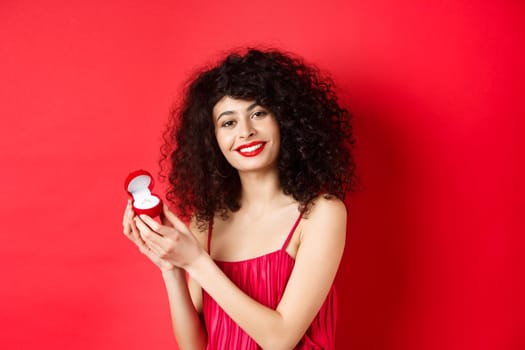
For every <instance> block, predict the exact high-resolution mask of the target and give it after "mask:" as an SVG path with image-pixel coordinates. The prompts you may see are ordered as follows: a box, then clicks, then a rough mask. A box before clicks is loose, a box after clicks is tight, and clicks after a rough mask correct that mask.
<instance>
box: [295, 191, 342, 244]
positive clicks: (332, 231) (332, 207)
mask: <svg viewBox="0 0 525 350" xmlns="http://www.w3.org/2000/svg"><path fill="white" fill-rule="evenodd" d="M346 217H347V212H346V206H345V203H344V202H343V201H342V200H340V199H339V198H337V197H334V196H324V195H322V196H319V197H317V198H316V199H315V200H314V202H313V205H312V207H311V208H310V210H309V212H308V215H307V217H306V220H303V225H302V226H303V227H302V235H301V236H302V237H301V240H303V239H309V240H310V239H312V240H325V241H326V239H328V240H329V241H332V242H334V243H336V244H341V243H344V241H345V237H346Z"/></svg>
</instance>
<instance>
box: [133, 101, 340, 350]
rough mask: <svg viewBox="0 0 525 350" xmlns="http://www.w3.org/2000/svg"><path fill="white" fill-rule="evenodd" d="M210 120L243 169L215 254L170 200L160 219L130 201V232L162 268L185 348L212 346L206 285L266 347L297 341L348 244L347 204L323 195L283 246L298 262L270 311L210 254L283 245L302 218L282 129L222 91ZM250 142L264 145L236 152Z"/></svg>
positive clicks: (238, 256)
mask: <svg viewBox="0 0 525 350" xmlns="http://www.w3.org/2000/svg"><path fill="white" fill-rule="evenodd" d="M212 121H213V123H214V125H215V134H216V137H217V142H218V144H219V147H220V149H221V151H222V152H223V154H224V156H225V157H226V159H227V160H228V162H230V164H231V165H232V166H233V167H234V168H236V169H237V170H238V172H239V177H240V179H241V185H242V191H241V200H240V202H241V209H240V210H239V211H237V212H234V213H230V215H229V217H228V219H226V220H223V219H221V218H220V217H219V216H217V217H216V218H215V220H214V229H213V239H212V251H211V253H210V254H211V255H209V254H208V253H207V246H206V245H207V238H206V235H207V232H199V230H198V229H197V227H196V225H195V223H194V222H191V223H190V224H189V225H188V226H187V225H185V224H184V223H183V222H182V221H181V220H179V218H177V217H176V216H175V214H173V213H172V212H171V211H170V210H169V209H168V208H167V207H166V206H165V207H164V211H163V218H162V220H161V222H158V221H155V220H153V219H152V218H150V217H148V216H144V215H141V216H140V217H137V216H135V215H134V214H133V211H132V209H131V205H130V203H129V202H128V205H127V207H126V210H125V213H124V219H123V226H124V234H125V235H126V236H127V237H128V238H130V240H131V241H132V242H133V243H135V244H136V245H137V246H138V248H139V250H140V251H141V252H142V253H143V254H144V255H146V256H147V257H148V258H149V259H150V260H151V261H152V262H153V263H154V264H156V265H157V266H158V267H159V268H160V269H161V271H162V275H163V278H164V282H165V284H166V288H167V290H168V298H169V300H170V308H171V313H172V321H173V329H174V333H175V336H176V338H177V342H178V345H179V347H180V348H181V349H204V348H205V347H206V332H205V328H204V325H203V324H202V322H201V319H200V313H201V312H202V289H204V290H206V291H207V292H208V294H209V295H210V296H211V297H213V298H214V299H215V301H216V302H217V303H218V304H219V305H220V306H221V307H222V309H223V310H224V311H225V312H226V313H227V314H228V315H229V316H230V317H231V318H232V319H233V320H234V321H235V322H236V323H237V324H238V325H239V326H240V327H241V328H242V329H243V330H244V331H245V332H246V333H248V335H250V336H251V337H252V338H253V339H254V340H255V341H256V342H257V343H258V344H259V345H260V346H261V347H262V348H264V349H272V350H273V349H291V348H293V347H294V346H295V345H296V344H297V342H298V341H299V340H300V339H301V337H302V336H303V335H304V333H305V331H306V330H307V328H308V327H309V325H310V324H311V322H312V320H313V319H314V317H315V315H316V314H317V312H318V311H319V308H320V307H321V305H322V303H323V301H324V300H325V298H326V295H327V294H328V291H329V289H330V287H331V285H332V282H333V279H334V277H335V274H336V272H337V269H338V267H339V263H340V260H341V256H342V253H343V249H344V244H345V236H346V208H345V206H344V204H343V203H342V202H341V201H340V200H338V199H326V198H324V197H322V196H320V197H319V198H317V200H316V201H315V205H314V206H313V207H312V209H311V211H310V213H309V215H308V219H303V220H301V223H300V224H299V226H298V227H297V229H296V231H295V233H294V235H293V237H292V240H291V242H290V244H289V245H288V246H287V247H286V252H287V253H288V254H289V255H290V256H291V257H292V258H294V259H295V266H294V269H293V271H292V274H291V276H290V279H289V281H288V284H287V287H286V289H285V292H284V295H283V297H282V299H281V302H280V303H279V305H278V306H277V308H276V309H275V310H273V309H270V308H268V307H266V306H264V305H262V304H260V303H258V302H256V301H255V300H253V299H251V298H250V297H249V296H247V295H246V294H245V293H244V292H242V291H241V290H240V289H239V288H238V287H237V286H236V285H235V284H233V283H232V282H231V281H230V280H229V279H228V277H227V276H226V275H224V273H223V272H222V271H221V270H220V269H219V268H218V266H217V265H216V264H215V262H214V259H215V260H223V261H239V260H243V259H248V258H253V257H256V256H260V255H262V254H266V253H269V252H273V251H275V250H277V249H280V247H281V245H282V243H283V242H284V240H285V238H286V235H287V233H288V232H289V230H290V228H291V226H292V225H293V222H294V221H295V219H296V218H297V216H298V211H297V206H298V203H297V202H296V201H295V200H293V198H292V197H290V196H287V195H285V194H284V193H283V191H282V189H281V188H280V186H279V181H278V171H277V166H276V161H277V157H278V152H279V146H280V135H279V128H278V124H277V121H276V120H275V117H274V116H273V115H272V114H271V112H270V111H268V110H266V109H265V108H264V107H262V106H257V105H254V101H244V100H236V99H233V98H230V97H224V98H223V99H221V100H220V101H219V102H218V103H217V104H216V105H215V107H214V109H213V119H212ZM252 141H261V142H263V143H264V144H265V147H264V149H263V151H262V152H261V153H260V154H258V155H257V156H255V157H243V156H242V155H240V154H239V152H238V151H236V149H238V147H239V145H243V144H247V143H250V142H252ZM186 273H187V274H188V276H189V278H188V281H186V278H185V274H186Z"/></svg>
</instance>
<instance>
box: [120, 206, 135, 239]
mask: <svg viewBox="0 0 525 350" xmlns="http://www.w3.org/2000/svg"><path fill="white" fill-rule="evenodd" d="M132 217H133V212H132V210H131V208H130V207H129V206H126V210H125V211H124V218H123V221H122V231H123V232H124V234H125V235H126V236H128V235H129V234H130V233H131V228H130V223H131V218H132Z"/></svg>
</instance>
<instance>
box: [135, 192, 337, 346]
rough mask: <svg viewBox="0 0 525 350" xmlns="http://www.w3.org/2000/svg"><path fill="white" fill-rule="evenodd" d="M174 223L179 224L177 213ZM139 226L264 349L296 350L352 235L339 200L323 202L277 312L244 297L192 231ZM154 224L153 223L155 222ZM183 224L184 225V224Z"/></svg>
mask: <svg viewBox="0 0 525 350" xmlns="http://www.w3.org/2000/svg"><path fill="white" fill-rule="evenodd" d="M168 215H171V216H172V220H178V219H176V217H175V218H173V217H174V215H173V214H172V213H168ZM143 219H144V221H145V222H146V223H147V224H148V225H149V226H150V227H151V229H152V230H153V231H156V232H158V233H160V234H156V233H155V232H153V231H152V230H150V229H149V228H148V227H147V226H146V225H145V224H144V223H142V222H141V221H139V222H138V227H139V229H140V232H141V235H142V236H143V237H144V240H145V241H146V243H147V244H148V245H151V247H152V249H153V251H154V252H156V253H157V254H159V256H161V257H163V258H164V259H166V260H169V261H170V262H172V263H174V264H176V265H178V266H182V267H183V268H184V269H186V271H188V273H189V274H190V276H191V277H192V278H193V279H194V280H195V282H197V283H198V284H199V285H201V286H202V288H203V289H205V290H206V291H207V293H208V294H210V296H211V297H212V298H213V299H215V301H216V302H217V303H218V304H219V305H220V306H221V307H222V308H223V309H224V311H225V312H226V313H227V314H228V315H229V316H230V317H231V318H232V319H233V320H234V321H235V322H236V323H237V324H238V325H239V326H240V327H241V328H242V329H243V330H244V331H245V332H246V333H248V334H249V335H250V336H251V337H252V338H253V339H254V340H255V341H256V342H257V343H258V344H259V345H260V346H261V347H263V348H265V349H272V350H274V349H290V348H293V346H295V345H296V344H297V342H299V340H300V339H301V337H302V336H303V335H304V333H305V332H306V330H307V329H308V327H309V325H310V324H311V322H312V320H313V319H314V317H315V315H316V314H317V312H318V311H319V309H320V307H321V305H322V303H323V302H324V300H325V298H326V295H327V294H328V291H329V289H330V287H331V285H332V282H333V280H334V278H335V274H336V272H337V269H338V267H339V263H340V260H341V257H342V253H343V249H344V243H345V236H346V208H345V206H344V204H343V203H342V202H341V201H340V200H337V199H324V198H319V199H318V200H317V201H316V204H315V206H314V207H313V208H312V211H311V213H310V215H309V218H308V220H304V221H303V225H302V231H301V236H300V246H299V249H298V251H297V256H296V259H295V265H294V269H293V272H292V274H291V276H290V279H289V281H288V284H287V287H286V289H285V292H284V295H283V297H282V299H281V302H280V303H279V305H278V306H277V309H276V310H273V309H271V308H268V307H266V306H264V305H262V304H260V303H258V302H256V301H255V300H253V299H252V298H250V297H249V296H247V295H246V294H245V293H244V292H242V291H241V290H240V289H239V288H238V287H237V286H236V285H235V284H234V283H233V282H231V281H230V280H229V279H228V277H227V276H225V275H224V273H223V272H222V271H221V270H220V269H219V268H218V267H217V265H216V264H215V263H214V262H213V260H212V259H211V258H210V256H209V255H208V254H207V253H206V252H205V251H204V250H202V249H200V250H197V249H196V248H195V247H196V246H195V245H194V244H193V243H192V241H193V240H194V237H193V235H192V234H191V232H190V231H189V230H188V229H187V228H185V227H183V226H182V225H180V224H179V223H176V224H175V225H174V228H175V231H170V230H169V229H167V228H165V227H160V226H158V225H156V224H155V222H154V221H153V220H151V219H150V218H147V217H144V218H143ZM152 221H153V222H152ZM179 222H180V221H179Z"/></svg>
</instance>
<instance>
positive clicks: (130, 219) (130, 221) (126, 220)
mask: <svg viewBox="0 0 525 350" xmlns="http://www.w3.org/2000/svg"><path fill="white" fill-rule="evenodd" d="M136 219H137V217H136V216H135V213H134V212H133V209H132V208H131V200H128V204H127V205H126V209H125V210H124V217H123V218H122V227H123V233H124V235H125V236H126V237H128V238H129V239H130V240H131V241H132V242H133V243H134V244H135V245H136V246H137V247H138V248H139V250H140V252H141V253H142V254H144V255H146V256H147V257H148V258H149V259H150V260H151V261H152V262H153V263H154V264H155V265H156V266H157V267H158V268H160V269H161V270H162V271H169V270H174V269H176V268H177V267H175V266H174V265H173V264H171V263H170V262H169V261H166V260H164V259H162V258H160V257H159V256H158V255H157V254H155V253H154V252H153V251H152V250H151V249H150V248H149V247H148V246H147V245H146V244H145V242H144V240H143V239H142V238H141V236H140V233H139V229H138V228H137V225H136V224H135V220H136Z"/></svg>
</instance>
